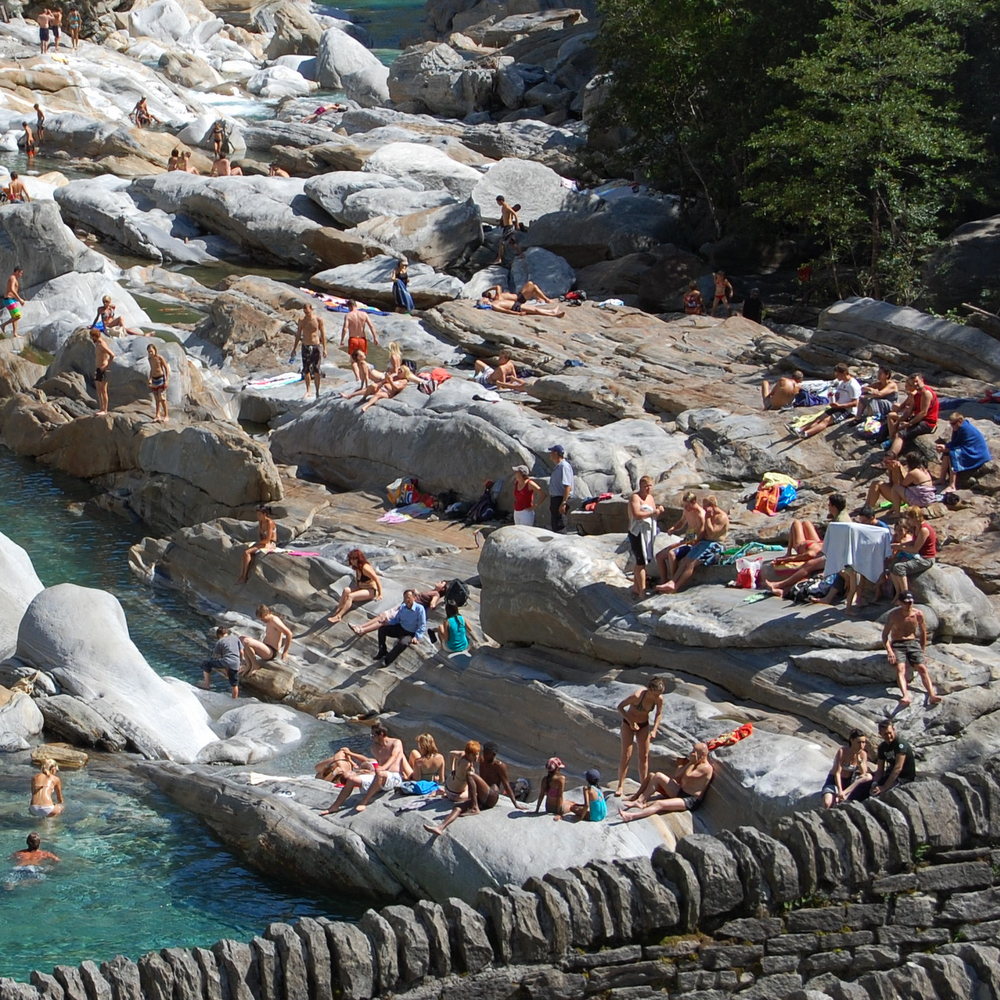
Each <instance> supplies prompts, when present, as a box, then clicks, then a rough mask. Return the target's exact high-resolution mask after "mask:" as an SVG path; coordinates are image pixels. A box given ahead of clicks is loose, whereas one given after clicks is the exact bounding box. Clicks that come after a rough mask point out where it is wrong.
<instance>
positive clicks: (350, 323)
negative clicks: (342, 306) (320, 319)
mask: <svg viewBox="0 0 1000 1000" xmlns="http://www.w3.org/2000/svg"><path fill="white" fill-rule="evenodd" d="M347 310H348V311H347V315H346V316H345V317H344V325H343V326H342V327H341V328H340V346H341V347H343V346H344V340H345V339H346V340H347V348H346V350H347V353H348V355H350V356H351V357H352V358H353V356H354V352H355V351H362V352H363V353H364V354H365V355H366V356H367V354H368V331H369V330H370V331H371V335H372V342H373V343H374V344H376V345H377V344H378V331H377V330H376V329H375V325H374V324H373V323H372V320H371V316H369V315H368V313H366V312H362V311H361V310H360V309H359V308H358V304H357V302H355V301H354V299H348V300H347ZM351 371H353V372H354V377H355V378H356V379H357V380H358V381H359V382H360V381H361V372H360V371H359V370H358V369H357V367H356V366H355V365H354V363H353V361H352V363H351Z"/></svg>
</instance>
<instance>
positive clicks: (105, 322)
mask: <svg viewBox="0 0 1000 1000" xmlns="http://www.w3.org/2000/svg"><path fill="white" fill-rule="evenodd" d="M117 309H118V307H117V306H116V305H115V304H114V302H112V301H111V296H110V295H105V296H104V298H103V299H101V304H100V306H99V307H98V310H97V315H96V316H95V317H94V322H93V323H91V324H90V325H91V328H93V329H97V330H100V329H103V330H104V332H105V333H106V334H108V335H109V336H111V337H114V336H116V334H115V332H114V331H116V330H118V331H121V332H122V333H129V334H131V335H132V336H133V337H143V336H145V334H144V333H143V332H142V330H131V329H129V327H127V326H126V325H125V320H124V318H123V317H121V316H116V315H115V312H116V311H117Z"/></svg>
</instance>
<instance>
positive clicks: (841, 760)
mask: <svg viewBox="0 0 1000 1000" xmlns="http://www.w3.org/2000/svg"><path fill="white" fill-rule="evenodd" d="M871 780H872V772H871V770H870V769H869V760H868V737H867V736H865V734H864V733H863V732H861V730H860V729H854V730H852V732H851V736H850V739H849V741H848V743H847V746H844V747H840V748H839V749H838V750H837V753H836V756H835V757H834V758H833V767H832V768H831V770H830V773H829V774H828V775H827V777H826V781H825V782H824V784H823V807H824V808H825V809H829V808H831V807H832V806H834V805H836V804H837V803H838V802H850V801H852V799H854V798H858V799H862V798H866V797H867V792H868V790H869V789H868V786H869V784H870V782H871Z"/></svg>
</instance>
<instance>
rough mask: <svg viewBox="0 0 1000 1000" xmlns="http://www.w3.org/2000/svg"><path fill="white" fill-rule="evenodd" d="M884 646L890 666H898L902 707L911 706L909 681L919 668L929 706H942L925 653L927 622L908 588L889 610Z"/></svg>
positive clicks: (884, 630) (884, 629) (883, 633)
mask: <svg viewBox="0 0 1000 1000" xmlns="http://www.w3.org/2000/svg"><path fill="white" fill-rule="evenodd" d="M882 645H883V646H884V647H885V652H886V656H887V657H888V659H889V666H890V667H895V668H896V683H897V684H898V685H899V705H900V708H908V707H909V705H910V703H911V702H912V701H913V699H912V698H911V697H910V689H909V687H908V681H909V680H910V679H911V678H912V676H913V671H914V670H916V672H917V674H918V675H919V677H920V680H921V681H923V684H924V691H925V692H926V698H927V704H928V705H939V704H940V703H941V696H940V695H939V694H938V693H937V691H936V690H935V689H934V681H932V680H931V675H930V672H929V671H928V670H927V663H926V661H925V659H924V652H925V650H926V649H927V622H926V620H925V619H924V613H923V612H922V611H921V610H920V609H919V608H915V607H914V606H913V594H911V593H910V592H909V591H908V590H907V591H904V592H903V593H902V594H900V595H899V606H898V607H896V608H893V609H892V611H890V612H889V614H888V617H887V618H886V620H885V626H884V627H883V629H882Z"/></svg>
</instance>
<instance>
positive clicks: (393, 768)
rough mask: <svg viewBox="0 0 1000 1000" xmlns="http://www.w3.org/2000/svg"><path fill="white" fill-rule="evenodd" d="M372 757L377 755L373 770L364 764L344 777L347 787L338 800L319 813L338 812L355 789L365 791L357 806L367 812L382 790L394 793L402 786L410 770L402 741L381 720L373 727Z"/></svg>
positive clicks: (327, 814)
mask: <svg viewBox="0 0 1000 1000" xmlns="http://www.w3.org/2000/svg"><path fill="white" fill-rule="evenodd" d="M372 757H373V758H374V761H373V765H372V769H371V770H369V769H367V768H363V767H362V768H359V769H356V770H354V771H352V772H351V773H350V774H349V775H348V776H347V777H346V778H345V779H344V787H343V788H342V789H341V790H340V794H339V795H338V796H337V799H336V801H335V802H334V803H333V805H332V806H330V808H329V809H324V810H323V812H321V813H320V816H329V815H330V814H331V813H335V812H339V811H340V808H341V806H342V805H343V804H344V803H345V802H346V801H347V799H348V797H349V796H350V794H351V793H352V792H353V791H354V790H355V789H356V788H361V789H364V791H365V796H364V798H363V799H362V800H361V801H360V802H359V803H358V805H357V807H356V808H357V810H358V812H364V810H365V809H367V808H368V806H369V804H370V803H371V800H372V799H373V798H375V796H376V795H378V794H379V792H391V791H393V790H395V789H397V788H399V786H400V785H401V784H402V783H403V779H404V777H405V776H406V775H405V772H407V771H408V769H409V764H408V763H407V761H406V756H405V755H404V753H403V741H402V740H397V739H395V738H394V737H391V736H390V735H389V732H388V730H387V729H386V728H385V726H383V725H381V724H380V723H376V724H375V725H374V726H372Z"/></svg>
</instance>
